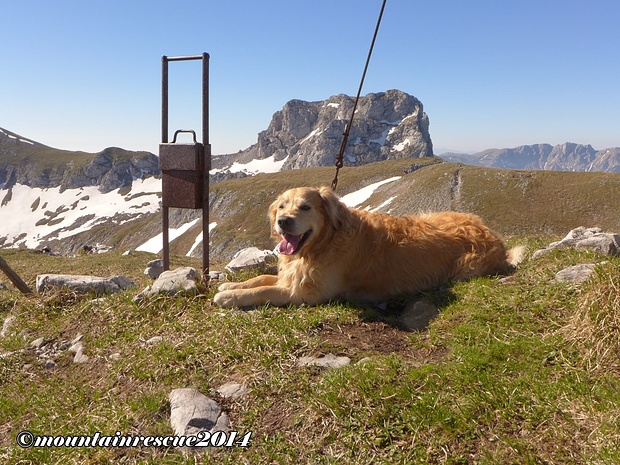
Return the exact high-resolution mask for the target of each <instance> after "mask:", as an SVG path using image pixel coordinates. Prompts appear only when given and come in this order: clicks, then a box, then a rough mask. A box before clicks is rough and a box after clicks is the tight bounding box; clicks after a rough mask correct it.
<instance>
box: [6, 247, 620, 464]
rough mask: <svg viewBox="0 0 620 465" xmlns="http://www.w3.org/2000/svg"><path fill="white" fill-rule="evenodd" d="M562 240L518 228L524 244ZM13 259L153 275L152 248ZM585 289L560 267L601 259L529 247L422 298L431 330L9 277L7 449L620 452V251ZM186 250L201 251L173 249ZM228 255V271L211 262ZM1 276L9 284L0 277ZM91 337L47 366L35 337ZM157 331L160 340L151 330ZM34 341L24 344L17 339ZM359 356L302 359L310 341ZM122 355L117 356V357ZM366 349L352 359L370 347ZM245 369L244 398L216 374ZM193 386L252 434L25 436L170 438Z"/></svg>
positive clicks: (311, 311)
mask: <svg viewBox="0 0 620 465" xmlns="http://www.w3.org/2000/svg"><path fill="white" fill-rule="evenodd" d="M550 240H551V238H542V239H522V238H520V239H512V240H510V242H511V243H512V244H516V243H524V242H525V243H527V244H528V246H529V248H530V251H533V250H534V249H536V248H537V246H540V245H542V244H543V243H544V244H546V243H548V242H550ZM2 257H3V258H4V259H5V260H6V261H7V262H8V263H9V265H11V266H12V267H13V268H14V269H15V271H17V272H18V273H19V274H20V275H21V276H22V277H23V278H24V279H25V280H26V281H27V282H28V283H29V284H30V285H32V286H34V278H35V276H36V274H38V273H52V272H53V273H56V272H63V273H72V274H97V275H112V274H124V275H126V276H129V277H131V278H133V279H134V280H136V281H137V282H138V283H139V288H140V289H141V288H142V287H143V286H144V285H146V284H147V278H146V277H144V276H143V275H142V270H143V269H144V266H145V264H146V262H147V261H149V260H150V259H152V258H153V257H152V256H151V255H148V254H134V255H132V256H129V257H122V256H121V255H120V254H117V253H116V252H111V253H108V254H103V255H95V256H93V255H91V256H83V257H77V258H62V257H50V256H44V255H40V254H35V253H33V252H29V251H2ZM605 260H606V263H605V264H603V265H601V266H599V267H598V268H597V270H596V272H595V275H594V276H593V277H592V278H591V280H590V281H589V282H587V283H584V284H581V285H569V284H559V283H555V282H553V281H552V278H553V276H554V274H555V273H556V272H557V271H559V270H561V269H562V268H565V267H567V266H570V265H573V264H577V263H586V262H588V263H593V262H600V261H603V259H602V258H601V257H598V256H595V255H593V254H590V253H586V252H578V251H571V250H563V251H557V252H552V253H549V254H547V255H545V256H543V257H541V258H538V259H536V260H532V259H528V260H526V261H525V262H524V263H523V264H522V265H521V266H520V267H519V269H518V270H517V271H516V273H515V274H513V275H512V276H511V277H509V278H508V279H507V280H504V281H500V280H499V278H478V279H474V280H471V281H468V282H462V283H457V284H455V285H453V286H451V287H450V288H448V289H444V290H438V291H433V292H429V293H428V294H426V295H425V298H426V299H428V300H431V301H432V302H434V303H435V304H436V305H437V306H438V308H439V314H438V316H437V317H436V318H435V319H434V320H432V321H431V323H430V324H429V325H428V327H427V328H426V329H424V330H423V331H421V332H406V331H403V330H402V329H400V326H399V325H398V323H397V322H398V317H399V315H398V308H399V304H402V302H400V301H398V302H395V303H393V304H392V305H390V307H389V308H390V310H389V312H387V313H381V312H379V311H377V310H376V309H371V308H363V307H357V306H353V305H348V304H334V305H323V306H318V307H303V308H298V307H290V308H273V307H269V306H266V307H261V308H258V309H256V310H252V311H246V312H243V311H239V310H225V309H221V308H218V307H215V306H212V305H211V302H210V298H211V297H212V296H213V293H214V288H211V287H203V289H201V292H200V293H199V294H198V295H194V296H185V297H158V298H155V299H151V300H148V301H143V302H142V303H140V304H135V303H133V302H132V300H131V299H132V297H133V295H135V294H136V293H137V291H138V290H135V291H130V292H124V293H120V294H116V295H113V296H109V297H106V298H104V299H96V300H95V299H94V296H76V295H71V294H70V293H67V292H59V293H57V294H52V295H46V296H31V297H26V296H22V295H20V294H19V293H18V292H17V291H13V290H9V291H0V322H2V321H3V320H4V319H5V318H6V317H7V316H9V315H12V316H14V317H15V321H14V323H13V324H12V326H11V327H10V330H9V331H8V334H7V335H6V336H5V337H3V338H0V354H6V353H8V352H13V351H18V352H15V353H14V354H12V355H10V356H5V357H2V358H0V419H1V422H0V462H2V463H7V464H30V463H31V464H39V463H50V464H71V463H76V464H77V463H89V464H90V463H94V464H107V463H124V464H134V463H152V464H156V463H157V464H159V463H168V464H176V463H181V464H193V463H231V464H238V463H252V464H254V463H360V464H361V463H363V464H367V463H403V464H404V463H420V464H425V463H430V464H432V463H449V464H474V463H480V464H614V463H620V363H619V355H620V316H619V315H620V298H619V293H620V292H619V291H620V289H619V288H620V258H612V259H609V258H606V259H605ZM180 264H184V265H194V266H196V267H198V266H199V263H198V262H191V261H188V259H185V258H182V259H180V258H179V259H176V260H175V261H173V265H174V266H178V265H180ZM213 268H214V269H216V268H217V267H215V266H214V267H213ZM4 281H5V282H6V280H4ZM78 333H81V334H83V335H84V338H83V342H84V345H85V353H86V355H88V357H89V360H88V361H87V362H86V363H84V364H75V363H73V362H72V358H73V354H72V353H69V352H63V353H61V355H60V356H59V357H58V358H57V360H56V366H55V367H54V368H51V369H49V368H45V367H44V362H43V361H42V360H39V359H37V355H36V353H35V351H34V349H29V348H27V346H28V344H29V343H30V342H31V341H32V340H34V339H36V338H39V337H44V338H45V340H46V341H47V342H49V341H63V340H71V339H73V338H74V337H75V336H76V335H77V334H78ZM153 336H161V337H162V338H163V340H162V342H161V343H160V344H157V345H147V344H145V342H144V341H146V340H148V339H150V338H151V337H153ZM21 349H25V350H24V351H23V352H19V351H20V350H21ZM326 353H333V354H336V355H346V356H348V357H350V358H351V359H352V364H351V365H350V366H347V367H344V368H339V369H327V370H326V369H319V368H300V367H297V366H296V365H295V362H296V360H297V359H298V358H299V357H301V356H304V355H320V354H326ZM112 354H120V356H119V357H118V358H116V359H115V358H111V357H110V356H111V355H112ZM367 357H368V358H369V359H366V360H364V361H363V362H362V363H358V362H359V361H360V360H362V359H365V358H367ZM229 381H237V382H242V383H246V384H247V386H248V387H249V389H250V393H249V394H248V395H247V396H246V397H244V398H242V399H240V400H237V401H232V400H224V399H220V398H219V396H218V394H217V392H216V388H217V387H218V386H220V385H222V384H224V383H226V382H229ZM178 387H194V388H197V389H199V390H200V391H202V392H203V393H205V394H207V395H209V396H211V397H213V398H214V399H216V400H218V401H219V402H220V403H221V405H222V406H223V407H224V409H225V410H226V411H227V413H228V415H229V416H230V419H231V422H232V424H233V428H234V429H235V430H237V431H239V433H240V435H241V434H245V433H247V432H250V431H251V432H252V436H251V445H250V446H249V447H247V448H238V447H237V448H229V449H221V450H218V451H217V452H216V453H215V454H213V455H210V456H197V457H196V456H193V455H189V456H186V455H183V454H182V453H181V452H180V451H178V450H175V449H173V448H155V447H140V448H118V447H117V448H66V447H62V448H55V449H42V448H28V449H22V448H20V447H18V446H17V445H16V441H15V438H16V436H17V434H18V433H19V432H20V431H23V430H28V431H31V432H32V433H33V434H35V435H89V434H94V433H95V432H101V434H104V435H114V434H115V433H116V432H117V431H120V432H121V433H122V434H127V435H137V436H138V435H144V436H146V435H153V436H157V435H170V434H172V430H171V428H170V424H169V414H170V407H169V403H168V399H167V395H168V393H169V392H170V391H171V390H172V389H174V388H178Z"/></svg>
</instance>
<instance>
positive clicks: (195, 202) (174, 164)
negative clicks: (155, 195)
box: [159, 53, 211, 277]
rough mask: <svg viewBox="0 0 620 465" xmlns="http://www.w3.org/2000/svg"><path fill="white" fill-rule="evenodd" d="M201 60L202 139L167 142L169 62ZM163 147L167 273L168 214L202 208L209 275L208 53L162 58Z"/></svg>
mask: <svg viewBox="0 0 620 465" xmlns="http://www.w3.org/2000/svg"><path fill="white" fill-rule="evenodd" d="M187 60H202V140H201V142H197V141H196V133H195V132H194V131H192V130H177V131H176V132H175V133H174V138H173V141H172V143H169V142H168V63H169V62H171V61H187ZM161 96H162V105H161V144H160V146H159V153H160V156H159V164H160V169H161V171H162V232H163V233H162V235H163V261H164V270H168V269H169V268H170V243H169V237H170V236H169V232H168V228H169V221H168V213H169V208H170V207H175V208H194V209H197V208H202V271H203V275H204V276H205V277H208V275H209V170H210V168H211V145H210V144H209V54H208V53H203V54H201V55H189V56H176V57H168V56H165V55H164V56H162V93H161ZM180 132H189V133H192V134H193V144H178V143H177V142H176V138H177V134H178V133H180Z"/></svg>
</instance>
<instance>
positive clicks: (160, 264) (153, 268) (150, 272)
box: [144, 258, 164, 279]
mask: <svg viewBox="0 0 620 465" xmlns="http://www.w3.org/2000/svg"><path fill="white" fill-rule="evenodd" d="M163 272H164V261H163V260H162V259H161V258H158V259H157V260H151V261H150V262H148V263H147V264H146V269H145V270H144V274H145V275H147V276H148V277H149V278H151V279H157V278H159V275H161V274H162V273H163Z"/></svg>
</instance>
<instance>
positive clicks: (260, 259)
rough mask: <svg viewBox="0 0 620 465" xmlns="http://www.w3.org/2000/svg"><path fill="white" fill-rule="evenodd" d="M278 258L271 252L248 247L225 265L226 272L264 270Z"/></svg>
mask: <svg viewBox="0 0 620 465" xmlns="http://www.w3.org/2000/svg"><path fill="white" fill-rule="evenodd" d="M277 260H278V257H277V256H276V255H275V254H274V253H273V251H271V250H261V249H259V248H258V247H248V248H246V249H242V250H240V251H239V252H237V253H236V254H235V256H234V257H233V259H232V260H231V261H230V262H229V263H228V265H226V270H227V271H229V272H231V273H236V272H239V271H241V270H248V269H254V268H265V267H266V266H268V265H269V264H273V263H275V262H276V261H277Z"/></svg>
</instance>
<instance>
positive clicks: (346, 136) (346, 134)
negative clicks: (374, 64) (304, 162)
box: [332, 0, 387, 191]
mask: <svg viewBox="0 0 620 465" xmlns="http://www.w3.org/2000/svg"><path fill="white" fill-rule="evenodd" d="M386 2H387V0H383V4H382V5H381V12H380V13H379V19H377V26H376V27H375V33H374V35H373V36H372V42H371V43H370V50H368V57H367V58H366V66H364V72H363V73H362V79H361V81H360V86H359V88H358V89H357V97H355V103H354V105H353V111H352V112H351V119H349V123H348V124H347V125H346V126H345V129H344V133H343V134H342V135H343V136H344V137H343V139H342V143H341V144H340V151H339V152H338V157H337V158H336V176H334V180H333V181H332V190H333V191H335V190H336V187H337V186H338V172H339V171H340V168H342V166H343V158H344V151H345V149H346V148H347V141H348V140H349V133H350V132H351V126H352V125H353V117H354V116H355V110H357V104H358V102H359V100H360V94H361V93H362V87H363V86H364V79H366V71H368V64H369V63H370V57H371V56H372V49H373V48H374V46H375V40H377V34H378V32H379V26H380V25H381V18H382V17H383V10H385V3H386Z"/></svg>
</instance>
